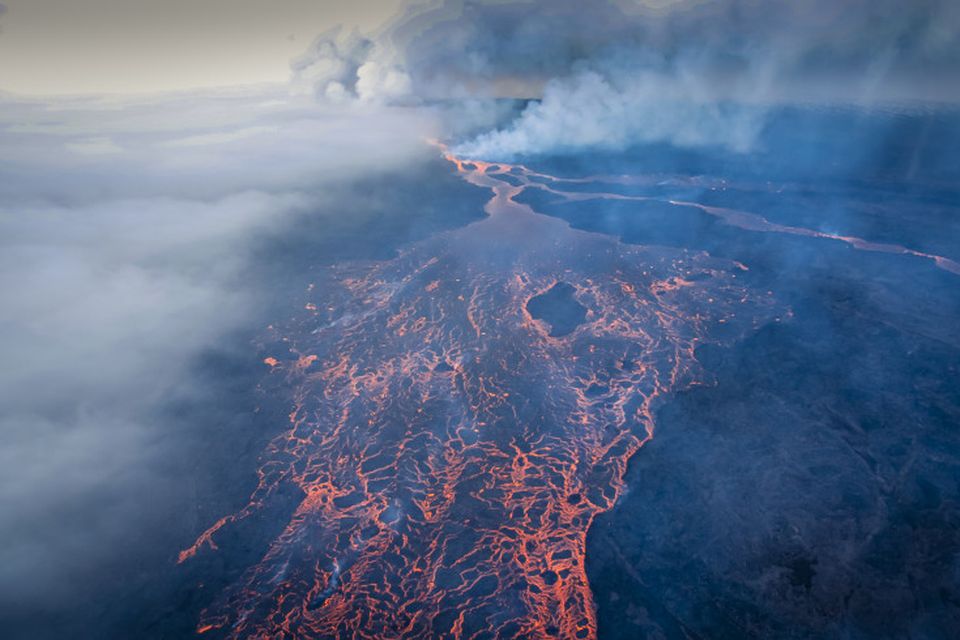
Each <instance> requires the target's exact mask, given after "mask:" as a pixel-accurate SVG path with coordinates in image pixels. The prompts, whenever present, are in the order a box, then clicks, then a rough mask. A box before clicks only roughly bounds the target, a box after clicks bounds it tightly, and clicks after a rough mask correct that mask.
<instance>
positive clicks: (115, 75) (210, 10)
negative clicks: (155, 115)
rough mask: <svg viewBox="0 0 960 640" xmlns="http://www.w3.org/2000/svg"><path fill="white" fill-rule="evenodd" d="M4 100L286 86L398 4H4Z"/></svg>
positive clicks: (393, 0) (155, 0)
mask: <svg viewBox="0 0 960 640" xmlns="http://www.w3.org/2000/svg"><path fill="white" fill-rule="evenodd" d="M2 2H3V4H5V5H6V6H7V11H6V13H4V14H3V15H2V16H0V91H9V92H14V93H18V94H25V95H55V94H77V93H145V92H154V91H176V90H183V89H192V88H198V87H218V86H233V85H241V84H256V83H263V82H282V81H285V80H287V79H288V78H289V74H290V68H289V63H290V60H291V59H292V58H294V57H296V56H297V55H299V54H301V53H302V52H303V51H304V50H305V49H306V48H307V46H308V45H309V43H310V41H311V40H312V39H313V38H314V37H315V36H316V35H317V34H319V33H320V32H322V31H325V30H326V29H329V28H330V27H333V26H335V25H337V24H341V23H342V24H345V25H348V26H359V27H360V28H362V29H373V28H376V27H377V26H379V25H380V24H381V23H383V22H384V21H385V20H387V19H388V18H389V17H391V16H392V15H393V14H394V12H395V11H396V10H397V9H398V7H399V6H400V4H401V2H402V0H2Z"/></svg>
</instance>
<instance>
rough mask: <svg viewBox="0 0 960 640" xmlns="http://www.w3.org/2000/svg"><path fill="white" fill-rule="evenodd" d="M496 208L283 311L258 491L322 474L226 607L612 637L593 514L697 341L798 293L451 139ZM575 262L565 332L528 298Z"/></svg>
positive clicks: (275, 615) (306, 482)
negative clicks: (528, 191) (285, 417)
mask: <svg viewBox="0 0 960 640" xmlns="http://www.w3.org/2000/svg"><path fill="white" fill-rule="evenodd" d="M448 159H449V160H450V162H452V163H453V164H454V165H455V166H456V168H457V170H458V171H459V173H460V175H461V176H462V177H463V178H464V179H465V180H467V181H468V182H470V183H472V184H474V185H478V186H481V187H485V188H489V189H490V190H491V191H492V192H493V197H492V198H491V200H490V201H489V202H488V204H487V205H486V212H487V213H488V214H489V216H488V217H487V218H485V219H484V220H482V221H480V222H477V223H474V224H472V225H469V226H467V227H464V228H461V229H458V230H455V231H451V232H447V233H443V234H439V235H436V236H434V237H432V238H430V239H428V240H426V241H423V242H420V243H417V244H415V245H412V246H410V247H408V248H407V249H406V250H405V251H403V252H402V253H401V254H400V255H398V257H396V258H395V259H392V260H389V261H385V262H376V263H354V264H348V265H340V266H337V267H333V268H330V269H329V270H327V271H326V272H325V273H323V274H321V275H320V276H319V278H318V280H317V282H316V283H315V285H313V286H311V287H310V289H309V290H308V292H307V294H306V295H307V299H306V301H305V302H306V304H305V307H304V310H303V311H302V312H301V313H300V314H299V315H298V316H297V317H295V318H293V319H292V320H291V321H289V322H288V323H287V324H286V325H279V324H278V325H276V326H274V327H272V328H271V331H272V332H273V333H274V334H275V335H274V336H273V339H277V340H284V341H285V342H286V344H288V345H289V347H290V350H291V352H292V353H293V354H294V355H293V357H290V356H289V354H286V357H282V355H283V354H272V355H271V356H270V357H268V358H267V359H266V360H265V362H266V364H267V365H269V373H268V375H270V376H283V381H284V384H285V385H286V386H287V387H288V388H290V389H291V390H292V391H291V394H292V397H293V399H294V401H293V407H292V411H291V413H290V416H289V420H290V422H289V425H288V428H287V430H286V431H285V432H284V433H282V434H281V435H279V436H278V437H276V438H275V439H274V440H273V442H272V443H271V444H270V446H269V449H268V451H267V452H266V453H265V454H264V457H263V461H262V466H261V469H260V471H259V474H260V483H259V486H258V487H257V489H256V490H255V492H254V494H253V495H252V496H251V499H250V502H249V504H248V505H247V507H245V508H244V509H242V510H241V511H239V512H238V513H235V514H232V515H229V516H226V517H225V518H223V519H221V520H220V521H219V522H217V523H215V524H214V525H213V526H212V527H211V528H210V529H208V530H207V531H206V532H204V533H203V534H202V535H201V536H200V537H199V538H198V539H197V541H196V543H195V544H194V545H193V546H192V547H190V548H188V549H186V550H184V551H183V552H182V553H181V554H180V560H181V562H182V561H186V560H188V559H189V558H191V557H192V556H194V555H195V554H197V553H201V552H204V549H215V548H216V537H217V535H218V532H219V531H220V530H221V529H222V528H223V527H226V526H230V525H231V524H233V523H236V522H238V521H240V520H243V519H244V518H247V517H249V516H250V515H251V514H253V513H255V512H257V511H258V510H259V509H261V508H263V506H264V505H265V504H267V503H268V502H270V501H271V500H273V499H275V497H276V495H277V491H278V488H279V487H280V486H281V485H282V484H285V483H293V484H295V485H296V486H298V487H299V488H300V489H301V490H302V492H303V499H302V501H301V502H300V504H299V506H298V507H297V508H296V510H295V512H294V513H293V515H292V517H291V518H290V520H289V522H288V523H287V524H286V526H285V529H284V530H283V532H282V533H281V534H280V535H279V536H278V537H277V538H276V539H275V540H273V541H272V543H271V544H270V545H269V549H268V550H267V552H266V554H265V555H264V556H263V557H262V558H261V559H260V560H259V561H258V562H257V563H256V564H255V565H253V566H252V567H250V568H249V569H248V570H247V571H246V572H245V573H244V574H243V575H242V577H241V578H240V579H239V580H238V581H237V582H236V583H235V584H233V585H232V586H230V587H228V588H227V589H226V591H224V592H223V593H222V594H221V595H220V596H219V598H218V599H217V600H216V601H215V602H214V603H213V605H212V606H211V607H210V608H209V609H208V610H206V611H205V612H204V613H203V615H202V619H201V621H200V623H199V625H198V628H197V631H198V632H211V633H215V634H219V635H220V636H224V637H231V638H250V637H257V638H260V637H262V638H294V637H315V638H377V639H383V638H514V637H525V638H543V637H558V638H593V637H595V636H596V629H597V625H596V617H595V612H594V605H593V602H592V598H591V592H590V587H589V585H588V583H587V578H586V573H585V570H584V550H585V542H586V535H587V530H588V529H589V527H590V524H591V522H592V521H593V519H594V518H595V517H596V516H597V514H599V513H601V512H603V511H606V510H608V509H610V508H611V507H612V506H613V505H614V503H615V502H616V500H617V497H618V496H619V495H620V493H621V492H622V490H623V488H624V486H623V477H624V473H625V470H626V466H627V462H628V460H629V459H630V457H631V456H632V455H633V454H634V453H635V452H636V451H637V450H638V449H639V448H640V447H642V446H643V444H644V443H645V442H647V441H648V440H649V439H650V438H651V437H652V436H653V432H654V414H655V410H656V408H657V405H658V403H659V402H661V401H662V399H663V398H664V396H665V395H666V394H668V393H670V392H672V391H676V390H679V389H682V388H684V387H688V386H690V385H693V384H696V383H697V382H698V381H699V380H701V379H702V374H701V372H700V371H699V369H698V364H697V361H696V358H695V357H694V350H695V349H696V348H697V347H698V346H699V345H701V344H704V343H722V342H729V341H732V340H735V339H737V338H738V337H740V336H742V335H743V334H744V333H746V332H749V331H751V330H753V328H755V327H756V326H758V325H759V324H762V323H765V322H767V321H770V320H771V319H772V318H774V317H776V315H777V314H778V313H781V314H782V313H785V312H784V311H783V310H780V311H779V312H778V310H777V309H776V308H775V304H774V303H773V301H772V299H771V297H772V296H771V294H769V292H761V293H759V294H758V293H756V292H751V291H749V290H748V289H747V287H746V286H743V285H742V284H741V283H740V280H742V279H743V278H742V277H741V276H742V274H743V270H744V269H745V268H744V267H743V266H742V265H739V264H737V263H734V262H730V261H724V260H718V259H715V258H712V257H710V256H708V255H706V254H704V253H698V252H690V251H685V250H678V249H663V248H650V247H637V246H630V245H625V244H621V243H620V242H618V241H617V240H616V239H614V238H611V237H609V236H605V235H601V234H593V233H589V232H583V231H577V230H573V229H571V228H570V227H569V226H568V225H567V224H566V223H564V222H562V221H560V220H558V219H554V218H550V217H547V216H542V215H540V214H537V213H535V212H534V211H532V210H531V209H530V208H529V207H527V206H526V205H522V204H519V203H517V202H515V200H514V198H515V197H516V195H517V194H519V193H520V192H521V191H523V189H525V188H527V187H528V186H533V184H532V182H531V181H530V179H529V175H531V174H530V172H529V171H528V170H526V169H525V168H523V167H514V166H509V165H504V164H500V165H490V164H485V163H482V162H465V161H462V160H460V159H457V158H454V157H450V156H448ZM558 282H565V283H567V284H569V285H570V286H571V287H573V289H574V291H575V294H574V296H575V298H576V300H577V302H578V303H579V304H581V305H582V306H583V307H585V308H586V309H587V312H586V317H585V318H584V321H583V323H582V324H580V325H579V326H577V327H576V329H575V330H574V331H572V332H571V333H569V334H567V335H564V336H562V337H552V336H550V335H549V334H550V327H549V325H548V324H547V323H546V322H544V321H542V320H535V319H534V318H532V317H531V315H530V314H529V312H528V311H527V303H528V302H529V301H530V300H531V299H532V298H533V297H535V296H538V295H540V294H542V293H544V292H546V291H548V290H549V289H550V288H551V287H552V286H554V285H555V284H556V283H558Z"/></svg>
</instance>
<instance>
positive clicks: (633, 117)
mask: <svg viewBox="0 0 960 640" xmlns="http://www.w3.org/2000/svg"><path fill="white" fill-rule="evenodd" d="M762 126H763V120H762V111H761V110H760V109H759V108H757V107H742V106H737V107H733V106H730V105H725V104H722V103H719V102H717V101H715V100H710V99H706V100H704V99H700V98H699V97H698V96H696V95H694V94H693V92H691V91H690V90H689V89H688V88H685V87H683V86H682V85H679V84H677V83H673V82H670V83H668V82H665V81H664V80H663V78H661V77H659V76H655V75H654V76H644V75H638V76H637V77H625V78H620V82H619V83H618V84H614V83H613V82H610V81H608V80H607V79H606V78H604V77H603V76H601V75H599V74H598V73H596V72H593V71H586V72H582V73H579V74H577V75H575V76H572V77H570V78H564V79H562V80H555V81H552V82H550V83H549V84H548V85H547V87H546V89H545V90H544V95H543V99H542V100H541V101H539V102H536V103H533V104H531V105H530V106H529V107H527V109H526V110H524V112H523V113H522V114H521V115H520V117H519V118H517V120H515V121H514V122H512V123H511V124H510V125H509V126H507V127H506V128H503V129H499V130H495V131H491V132H487V133H483V134H481V135H480V136H478V137H476V138H475V139H473V140H471V141H468V142H465V143H463V144H460V145H458V146H457V147H455V148H454V152H455V153H457V154H459V155H461V156H463V157H468V158H490V159H495V160H511V159H514V158H515V157H516V156H518V155H530V154H545V153H558V152H564V151H570V150H579V149H624V148H626V147H628V146H630V145H633V144H638V143H644V142H669V143H672V144H675V145H677V146H681V147H694V146H704V145H717V146H722V147H726V148H729V149H732V150H734V151H741V152H744V151H748V150H750V149H751V148H752V147H753V144H754V142H755V140H756V137H757V136H758V134H759V133H760V130H761V128H762Z"/></svg>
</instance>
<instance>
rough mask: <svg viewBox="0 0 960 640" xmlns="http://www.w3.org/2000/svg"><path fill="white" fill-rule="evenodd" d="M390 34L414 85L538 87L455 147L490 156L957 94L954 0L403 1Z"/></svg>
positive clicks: (683, 135) (386, 38) (724, 139)
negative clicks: (510, 119)
mask: <svg viewBox="0 0 960 640" xmlns="http://www.w3.org/2000/svg"><path fill="white" fill-rule="evenodd" d="M382 43H389V45H390V47H389V49H390V50H391V51H394V52H396V53H395V54H394V55H393V56H392V57H391V58H390V60H391V65H392V68H394V69H396V70H397V73H399V74H403V76H404V82H403V83H402V84H403V89H404V93H405V92H406V91H407V89H408V88H409V90H410V91H412V92H413V93H414V94H416V95H417V96H419V97H420V98H421V99H425V100H433V99H439V100H462V99H463V98H464V97H467V96H473V97H479V98H488V99H489V98H491V97H495V96H505V95H506V96H509V95H513V96H515V97H518V98H528V97H537V98H539V99H541V102H539V103H537V104H534V105H531V106H530V107H529V108H528V109H527V110H526V111H525V112H524V113H523V114H522V115H521V116H520V117H519V119H518V120H517V121H516V122H514V123H513V124H511V125H508V126H506V127H503V128H501V129H500V130H498V131H492V132H487V133H484V134H481V135H480V136H479V137H476V138H475V139H473V140H470V141H467V142H465V143H463V144H461V145H460V146H459V147H457V150H458V152H460V153H464V154H467V155H473V156H482V157H490V158H501V159H506V158H510V157H513V156H516V155H522V154H536V153H554V152H558V151H563V150H573V149H584V148H606V149H618V148H623V147H626V146H629V145H631V144H638V143H646V142H666V143H671V144H676V145H679V146H687V147H691V146H703V145H706V146H719V147H724V148H727V149H732V150H735V151H749V150H751V149H752V148H753V146H754V142H755V139H756V136H757V134H758V132H759V131H760V130H761V129H762V127H763V124H764V108H765V107H769V106H776V105H782V104H785V103H798V102H799V103H816V104H832V105H836V104H843V105H875V104H881V103H882V104H890V103H900V102H905V101H911V102H917V101H919V102H925V101H926V102H929V101H939V102H951V103H956V102H958V101H960V93H958V88H957V87H960V65H958V64H957V61H958V60H960V5H958V4H957V3H955V2H950V1H948V0H918V1H917V2H912V3H903V2H899V0H872V1H870V0H852V1H849V2H843V3H837V2H832V1H830V0H811V1H810V2H804V3H798V2H790V1H788V0H775V1H773V2H770V1H766V0H764V1H761V0H720V1H717V2H702V1H700V0H668V1H665V2H627V1H621V0H604V1H600V2H596V3H591V5H590V6H589V8H587V7H585V6H584V5H583V4H582V3H580V2H574V1H572V0H550V1H545V0H532V1H520V0H517V1H513V2H510V1H507V2H501V1H484V0H446V1H439V2H433V3H429V4H426V5H424V4H412V5H410V6H409V7H408V9H407V10H406V11H405V12H404V13H403V14H402V15H401V16H399V17H398V18H397V19H396V20H395V21H394V22H393V23H392V24H391V25H389V26H388V27H387V28H386V29H385V30H384V31H383V33H381V34H379V36H378V37H377V38H376V40H375V44H373V45H371V49H370V50H371V51H374V50H377V49H378V48H381V47H382V48H383V50H387V49H388V47H385V46H383V44H382ZM365 59H369V58H365ZM352 86H355V84H354V85H352ZM354 91H355V89H354Z"/></svg>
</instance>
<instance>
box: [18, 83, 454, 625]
mask: <svg viewBox="0 0 960 640" xmlns="http://www.w3.org/2000/svg"><path fill="white" fill-rule="evenodd" d="M435 134H436V131H435V129H434V127H433V125H432V124H431V123H430V121H429V120H428V119H427V118H426V117H424V116H423V114H418V113H413V112H411V111H410V110H406V109H389V108H373V107H371V108H369V109H366V108H357V107H351V108H349V109H345V108H339V107H333V106H330V105H327V106H318V105H317V104H316V103H315V102H314V101H313V100H306V101H305V100H299V99H296V98H290V97H289V96H287V95H286V92H285V91H273V90H263V91H260V90H256V91H236V92H220V93H216V92H213V93H205V94H184V95H179V96H162V97H155V98H152V99H149V100H148V99H137V100H126V99H112V98H111V99H92V98H91V99H71V100H58V101H46V102H32V101H26V100H17V99H12V98H7V99H4V100H3V101H2V103H0V175H3V176H4V177H3V178H0V291H2V292H3V305H2V307H0V328H2V331H0V352H2V353H3V357H4V364H3V367H0V433H2V434H3V440H4V444H3V447H2V448H0V538H2V539H3V540H4V545H3V547H2V549H0V567H2V569H0V614H3V615H14V612H15V611H21V612H22V611H30V610H33V609H34V608H37V607H39V608H51V609H56V608H57V606H58V605H56V604H55V603H56V602H57V601H58V599H60V598H62V599H63V602H64V603H67V602H69V600H70V598H72V597H75V595H74V596H71V591H72V590H75V589H78V588H80V587H79V585H81V584H84V583H85V580H86V578H85V576H89V575H91V573H94V572H96V571H97V567H98V566H104V563H105V562H107V560H108V559H109V558H110V557H111V556H112V554H113V553H114V552H115V550H117V549H120V548H129V547H131V546H132V545H135V544H136V538H137V536H138V535H139V534H138V532H139V531H141V528H142V527H145V526H148V523H149V522H151V521H152V520H151V519H152V518H156V517H159V516H160V515H162V513H160V512H158V511H157V509H155V508H152V507H151V504H154V505H156V504H157V501H158V500H160V495H161V494H162V493H163V491H164V490H165V489H164V487H165V485H166V484H167V483H169V480H170V479H169V478H165V477H164V475H163V473H162V472H161V471H160V470H159V469H160V468H162V467H163V464H164V463H163V457H164V456H169V455H176V452H175V451H173V452H171V451H170V450H169V447H167V446H161V444H160V443H161V442H164V441H165V438H167V437H168V436H167V435H166V432H167V431H169V430H170V429H171V428H172V427H173V426H172V425H170V424H169V420H167V421H166V422H165V421H164V420H160V419H158V417H157V413H156V408H157V406H158V405H161V404H162V403H163V402H165V401H166V399H169V398H170V397H171V396H177V395H183V394H187V395H189V394H201V395H202V394H203V393H204V392H205V391H204V390H203V389H194V388H192V386H194V385H195V381H194V380H192V379H191V376H190V369H191V363H192V362H193V361H194V359H195V358H196V357H197V355H198V354H200V353H202V352H203V351H204V350H206V349H210V348H217V347H218V346H219V345H222V343H223V341H224V339H225V338H226V336H228V335H229V334H231V332H234V331H237V330H247V331H249V330H252V329H254V328H255V326H256V325H255V323H256V322H258V321H259V318H261V317H262V311H261V310H259V309H257V308H255V305H256V304H257V302H258V300H259V299H260V298H259V297H258V291H257V288H256V285H254V284H251V283H249V282H247V281H246V280H245V277H246V276H247V275H248V274H249V273H250V272H251V271H252V270H254V269H255V268H256V265H255V264H254V263H253V262H252V260H253V259H254V258H253V256H254V252H253V249H254V246H255V243H256V242H257V241H258V240H260V239H262V238H263V237H265V236H272V235H280V234H284V233H291V232H292V230H291V228H290V227H291V225H292V224H293V223H294V221H295V220H296V219H297V218H296V216H298V215H299V216H302V215H315V216H320V217H323V216H331V217H332V216H341V215H350V211H349V203H345V202H337V200H336V196H335V195H334V194H335V193H336V191H337V187H338V186H342V185H345V184H349V183H350V182H351V181H352V180H355V179H357V178H359V177H366V176H369V175H371V174H376V173H377V172H378V171H388V170H391V169H394V168H400V167H404V166H406V165H408V164H409V163H411V162H413V161H415V160H417V159H418V158H421V157H423V155H424V154H429V153H431V150H430V149H428V148H427V147H426V146H425V145H424V144H423V140H424V138H426V137H428V136H430V135H435ZM99 577H101V578H102V576H99Z"/></svg>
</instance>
